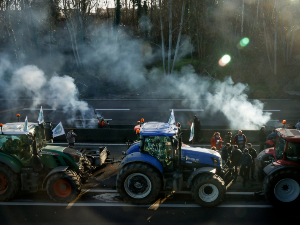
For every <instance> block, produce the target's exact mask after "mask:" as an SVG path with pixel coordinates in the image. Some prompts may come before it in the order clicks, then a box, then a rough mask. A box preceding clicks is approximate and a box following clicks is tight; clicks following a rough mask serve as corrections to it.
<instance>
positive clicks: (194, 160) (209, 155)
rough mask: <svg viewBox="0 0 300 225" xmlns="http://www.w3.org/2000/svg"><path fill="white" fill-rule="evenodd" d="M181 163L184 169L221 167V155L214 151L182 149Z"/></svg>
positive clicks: (194, 148)
mask: <svg viewBox="0 0 300 225" xmlns="http://www.w3.org/2000/svg"><path fill="white" fill-rule="evenodd" d="M181 161H182V165H183V166H184V167H192V168H198V167H202V166H213V167H221V163H222V159H221V155H220V154H219V153H218V152H216V151H213V150H210V149H206V148H199V147H197V148H196V147H182V148H181Z"/></svg>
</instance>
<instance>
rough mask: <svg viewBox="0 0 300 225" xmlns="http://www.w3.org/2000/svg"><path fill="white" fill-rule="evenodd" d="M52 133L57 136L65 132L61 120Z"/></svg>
mask: <svg viewBox="0 0 300 225" xmlns="http://www.w3.org/2000/svg"><path fill="white" fill-rule="evenodd" d="M52 133H53V137H57V136H60V135H63V134H65V130H64V128H63V125H62V124H61V122H59V124H58V125H57V126H56V127H55V128H54V129H53V130H52Z"/></svg>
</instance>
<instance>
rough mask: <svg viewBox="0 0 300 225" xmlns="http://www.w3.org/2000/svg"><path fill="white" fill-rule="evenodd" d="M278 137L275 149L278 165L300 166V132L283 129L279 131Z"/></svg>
mask: <svg viewBox="0 0 300 225" xmlns="http://www.w3.org/2000/svg"><path fill="white" fill-rule="evenodd" d="M277 135H278V137H277V140H276V144H275V148H274V149H275V156H276V160H277V163H279V164H280V163H281V164H282V163H283V164H295V165H298V166H300V131H299V130H295V129H285V128H281V129H277ZM275 165H276V164H275Z"/></svg>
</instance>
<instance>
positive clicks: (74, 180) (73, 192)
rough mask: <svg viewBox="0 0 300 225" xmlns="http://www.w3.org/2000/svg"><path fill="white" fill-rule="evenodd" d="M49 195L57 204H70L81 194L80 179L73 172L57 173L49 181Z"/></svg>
mask: <svg viewBox="0 0 300 225" xmlns="http://www.w3.org/2000/svg"><path fill="white" fill-rule="evenodd" d="M46 188H47V193H48V195H49V197H50V198H51V199H52V200H53V201H55V202H61V203H68V202H71V201H73V200H74V199H75V198H76V197H77V196H78V195H79V194H80V192H81V181H80V177H79V176H78V175H77V174H76V173H75V172H73V171H69V170H68V171H65V172H61V173H55V174H53V175H51V176H50V178H49V179H48V181H47V186H46Z"/></svg>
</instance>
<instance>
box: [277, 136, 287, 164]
mask: <svg viewBox="0 0 300 225" xmlns="http://www.w3.org/2000/svg"><path fill="white" fill-rule="evenodd" d="M285 143H286V140H285V139H283V138H281V137H277V140H276V145H275V153H276V159H282V157H283V152H284V147H285Z"/></svg>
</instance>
